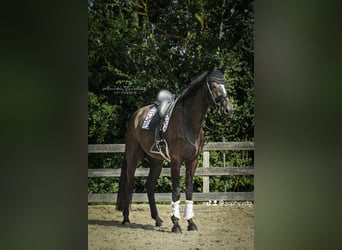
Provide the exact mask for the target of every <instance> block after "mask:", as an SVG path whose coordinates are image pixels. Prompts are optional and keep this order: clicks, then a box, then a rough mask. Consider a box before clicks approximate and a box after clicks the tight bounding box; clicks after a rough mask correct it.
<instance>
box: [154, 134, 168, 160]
mask: <svg viewBox="0 0 342 250" xmlns="http://www.w3.org/2000/svg"><path fill="white" fill-rule="evenodd" d="M161 144H164V145H161ZM154 146H155V147H156V148H157V149H158V151H154V150H153V148H154ZM162 147H165V154H164V152H163V151H164V150H163V148H162ZM150 152H151V153H155V154H160V155H161V156H162V157H163V158H164V159H165V160H167V161H171V157H170V155H169V146H168V144H167V141H166V140H165V139H161V140H159V141H156V142H155V143H154V144H153V145H152V147H151V149H150Z"/></svg>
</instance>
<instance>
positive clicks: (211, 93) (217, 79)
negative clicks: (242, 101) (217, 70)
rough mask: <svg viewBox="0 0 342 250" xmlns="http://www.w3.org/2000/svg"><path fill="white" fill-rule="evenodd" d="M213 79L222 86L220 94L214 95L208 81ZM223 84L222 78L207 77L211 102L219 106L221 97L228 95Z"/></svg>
mask: <svg viewBox="0 0 342 250" xmlns="http://www.w3.org/2000/svg"><path fill="white" fill-rule="evenodd" d="M214 81H215V82H217V83H218V84H219V85H220V87H221V88H222V94H221V95H219V96H215V95H214V93H213V91H212V88H211V85H210V84H209V82H214ZM224 85H225V80H224V79H219V78H215V77H210V78H208V79H207V87H208V90H209V93H210V96H211V99H212V100H213V102H214V104H215V105H216V106H219V104H220V102H221V100H222V99H224V98H226V97H228V94H227V91H226V88H225V86H224Z"/></svg>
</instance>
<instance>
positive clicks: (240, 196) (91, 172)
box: [88, 142, 254, 202]
mask: <svg viewBox="0 0 342 250" xmlns="http://www.w3.org/2000/svg"><path fill="white" fill-rule="evenodd" d="M214 150H219V151H222V150H254V142H209V143H208V144H206V145H205V146H204V148H203V167H199V168H197V169H196V172H195V176H203V193H194V194H193V200H194V201H208V200H254V192H210V191H209V176H227V175H254V167H253V166H247V167H213V166H210V162H209V158H210V151H214ZM124 151H125V144H90V145H88V153H123V152H124ZM120 171H121V169H119V168H110V169H108V168H107V169H88V177H93V178H94V177H119V176H120ZM148 172H149V169H148V168H137V170H136V172H135V176H136V177H147V176H148ZM180 174H181V176H184V175H185V169H184V168H181V173H180ZM161 176H171V171H170V168H163V169H162V172H161ZM116 196H117V194H88V202H113V201H115V200H116ZM184 197H185V195H184V193H182V194H181V199H183V198H184ZM170 199H171V193H156V201H170ZM146 201H148V199H147V195H146V194H145V193H134V194H133V202H146Z"/></svg>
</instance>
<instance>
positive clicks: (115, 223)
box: [88, 220, 171, 233]
mask: <svg viewBox="0 0 342 250" xmlns="http://www.w3.org/2000/svg"><path fill="white" fill-rule="evenodd" d="M88 225H98V226H106V227H119V228H131V229H143V230H150V231H158V232H164V233H171V231H170V229H169V228H166V227H163V226H162V227H155V226H153V225H151V224H137V223H129V224H125V225H122V224H121V222H120V221H109V220H88Z"/></svg>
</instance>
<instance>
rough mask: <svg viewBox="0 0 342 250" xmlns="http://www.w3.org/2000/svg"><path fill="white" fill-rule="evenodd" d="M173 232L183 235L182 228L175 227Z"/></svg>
mask: <svg viewBox="0 0 342 250" xmlns="http://www.w3.org/2000/svg"><path fill="white" fill-rule="evenodd" d="M172 232H173V233H176V234H181V233H182V229H181V228H180V226H173V227H172Z"/></svg>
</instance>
